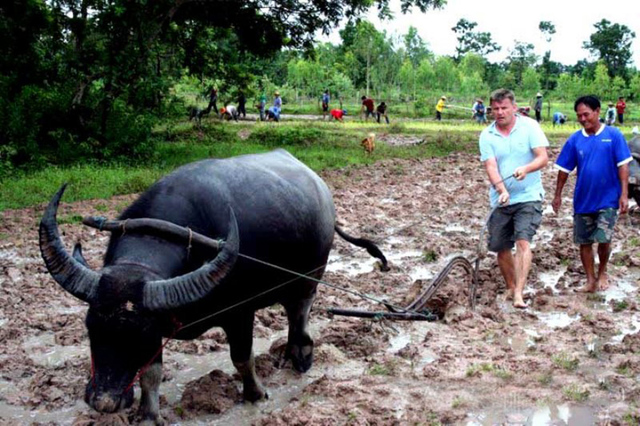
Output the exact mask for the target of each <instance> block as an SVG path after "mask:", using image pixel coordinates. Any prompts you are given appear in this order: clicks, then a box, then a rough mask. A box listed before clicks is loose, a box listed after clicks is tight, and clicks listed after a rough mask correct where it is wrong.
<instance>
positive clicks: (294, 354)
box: [287, 343, 313, 373]
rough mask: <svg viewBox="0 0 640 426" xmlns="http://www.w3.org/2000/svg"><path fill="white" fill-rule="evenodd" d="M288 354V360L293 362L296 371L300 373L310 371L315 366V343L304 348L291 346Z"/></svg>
mask: <svg viewBox="0 0 640 426" xmlns="http://www.w3.org/2000/svg"><path fill="white" fill-rule="evenodd" d="M287 352H288V357H287V358H289V359H290V360H291V363H292V364H293V369H294V370H296V371H298V372H300V373H306V372H307V371H309V369H310V368H311V366H312V365H313V343H311V344H308V345H304V346H296V345H291V348H290V349H289V350H288V351H287Z"/></svg>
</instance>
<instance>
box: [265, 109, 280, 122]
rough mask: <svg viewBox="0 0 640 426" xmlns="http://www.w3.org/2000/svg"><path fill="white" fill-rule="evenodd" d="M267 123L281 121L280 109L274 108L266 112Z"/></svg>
mask: <svg viewBox="0 0 640 426" xmlns="http://www.w3.org/2000/svg"><path fill="white" fill-rule="evenodd" d="M265 118H266V119H267V121H280V109H279V108H277V107H275V106H272V107H269V109H268V110H267V111H266V112H265Z"/></svg>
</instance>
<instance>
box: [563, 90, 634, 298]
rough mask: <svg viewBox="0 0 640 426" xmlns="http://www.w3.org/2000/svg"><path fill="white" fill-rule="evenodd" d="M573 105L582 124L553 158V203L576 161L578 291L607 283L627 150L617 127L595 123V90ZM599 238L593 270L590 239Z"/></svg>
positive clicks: (625, 199)
mask: <svg viewBox="0 0 640 426" xmlns="http://www.w3.org/2000/svg"><path fill="white" fill-rule="evenodd" d="M573 109H574V110H575V112H576V116H577V118H578V121H579V122H580V124H581V125H582V127H583V130H579V131H577V132H576V133H574V134H573V135H571V136H570V137H569V139H567V142H566V143H565V144H564V146H563V147H562V151H561V152H560V156H558V159H557V160H556V168H557V169H558V179H557V183H556V192H555V197H554V198H553V202H552V204H551V205H552V207H553V211H554V212H555V213H558V210H559V209H560V205H561V204H562V189H563V188H564V185H565V183H566V182H567V178H568V177H569V173H571V172H572V171H573V170H574V169H575V168H576V167H577V169H578V177H577V181H576V187H575V190H574V193H573V211H574V215H573V240H574V242H575V243H576V244H579V245H580V260H581V261H582V266H583V267H584V270H585V273H586V275H587V283H586V285H585V286H584V287H582V288H580V289H579V290H578V291H581V292H588V293H594V292H596V291H598V290H605V289H606V288H608V287H609V282H608V279H607V264H608V262H609V256H610V254H611V240H612V238H613V229H614V226H615V224H616V219H617V217H618V210H619V211H620V214H624V213H626V212H627V210H628V209H629V196H628V181H629V163H630V162H631V159H632V157H631V153H630V152H629V147H628V146H627V143H626V141H625V139H624V136H622V133H620V131H619V130H618V129H616V128H615V127H612V126H607V125H604V124H602V123H600V101H599V100H598V98H596V97H595V96H583V97H581V98H578V100H576V102H575V104H574V107H573ZM595 243H597V244H598V259H599V260H600V265H599V267H598V274H597V275H596V273H595V267H594V258H593V248H592V246H593V244H595Z"/></svg>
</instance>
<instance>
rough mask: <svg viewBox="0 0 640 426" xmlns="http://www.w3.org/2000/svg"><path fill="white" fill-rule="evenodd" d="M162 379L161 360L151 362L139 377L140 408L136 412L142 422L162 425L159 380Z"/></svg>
mask: <svg viewBox="0 0 640 426" xmlns="http://www.w3.org/2000/svg"><path fill="white" fill-rule="evenodd" d="M161 381H162V362H156V363H153V364H152V365H151V366H150V367H149V368H148V369H147V370H146V371H145V372H144V374H143V375H142V376H141V377H140V387H141V388H142V394H141V395H140V409H139V412H138V414H139V415H140V417H141V420H142V423H143V424H156V425H163V424H164V420H163V419H162V417H160V392H159V390H160V382H161Z"/></svg>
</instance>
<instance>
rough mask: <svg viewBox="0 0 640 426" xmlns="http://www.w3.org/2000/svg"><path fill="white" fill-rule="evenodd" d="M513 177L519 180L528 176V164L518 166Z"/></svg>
mask: <svg viewBox="0 0 640 426" xmlns="http://www.w3.org/2000/svg"><path fill="white" fill-rule="evenodd" d="M513 177H514V178H516V179H517V180H522V179H524V178H525V177H527V170H526V166H522V167H518V168H517V169H516V170H515V172H513Z"/></svg>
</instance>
